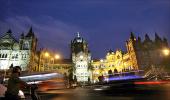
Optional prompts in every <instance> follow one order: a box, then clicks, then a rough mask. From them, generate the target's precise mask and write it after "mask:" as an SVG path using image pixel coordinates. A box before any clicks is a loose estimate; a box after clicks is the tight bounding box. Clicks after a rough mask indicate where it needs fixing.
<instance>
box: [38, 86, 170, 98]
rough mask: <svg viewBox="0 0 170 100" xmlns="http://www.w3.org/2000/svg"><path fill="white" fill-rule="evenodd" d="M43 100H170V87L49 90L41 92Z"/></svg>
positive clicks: (40, 95)
mask: <svg viewBox="0 0 170 100" xmlns="http://www.w3.org/2000/svg"><path fill="white" fill-rule="evenodd" d="M38 94H39V97H40V98H41V100H170V85H169V84H168V85H162V86H157V87H154V88H148V87H146V88H145V87H141V88H140V89H138V88H136V89H130V90H129V88H127V89H125V88H120V89H118V88H117V89H115V90H114V89H106V91H104V90H100V89H97V88H96V89H95V88H94V87H90V86H89V87H83V88H82V87H77V88H75V89H61V90H49V91H46V92H39V93H38Z"/></svg>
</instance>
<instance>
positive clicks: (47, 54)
mask: <svg viewBox="0 0 170 100" xmlns="http://www.w3.org/2000/svg"><path fill="white" fill-rule="evenodd" d="M44 56H45V63H46V65H47V66H46V67H47V69H48V70H49V66H48V63H49V62H48V58H49V53H48V52H45V54H44ZM44 69H45V68H44Z"/></svg>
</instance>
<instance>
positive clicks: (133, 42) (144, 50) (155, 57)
mask: <svg viewBox="0 0 170 100" xmlns="http://www.w3.org/2000/svg"><path fill="white" fill-rule="evenodd" d="M126 47H127V52H128V54H129V56H130V60H131V62H132V66H134V68H135V69H141V70H148V69H149V68H150V67H151V66H152V65H154V66H162V63H163V60H164V58H165V56H164V55H163V53H162V50H163V49H164V48H169V46H168V42H167V39H166V38H163V39H161V38H160V37H159V36H158V35H157V34H156V33H155V40H151V39H150V37H149V36H148V35H147V34H146V35H145V39H144V41H142V40H141V38H140V37H138V38H136V37H135V36H134V34H133V33H131V36H130V39H129V40H128V41H127V42H126Z"/></svg>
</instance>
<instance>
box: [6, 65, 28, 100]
mask: <svg viewBox="0 0 170 100" xmlns="http://www.w3.org/2000/svg"><path fill="white" fill-rule="evenodd" d="M20 74H21V67H20V66H15V67H14V68H13V69H12V74H11V76H10V78H9V80H8V86H7V91H6V93H5V100H20V97H19V96H18V93H19V90H20V85H24V86H29V85H28V84H27V83H26V82H24V81H22V80H21V79H20V78H19V76H20Z"/></svg>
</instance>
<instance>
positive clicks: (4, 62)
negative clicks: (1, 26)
mask: <svg viewBox="0 0 170 100" xmlns="http://www.w3.org/2000/svg"><path fill="white" fill-rule="evenodd" d="M36 46H37V38H36V37H35V35H34V32H33V30H32V28H30V30H29V32H28V33H27V34H26V35H24V33H22V34H21V37H20V39H19V40H16V39H15V38H14V36H13V34H12V31H11V30H8V31H7V32H6V33H5V34H4V35H2V36H1V37H0V70H5V69H8V68H9V67H10V66H21V67H22V70H23V71H26V70H32V69H33V68H32V66H35V65H34V58H35V53H36Z"/></svg>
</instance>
